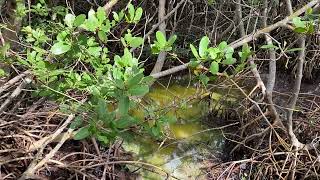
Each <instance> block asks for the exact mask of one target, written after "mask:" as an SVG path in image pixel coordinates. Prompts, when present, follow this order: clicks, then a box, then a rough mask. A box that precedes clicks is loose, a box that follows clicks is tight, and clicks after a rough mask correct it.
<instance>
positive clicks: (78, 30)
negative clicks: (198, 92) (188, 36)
mask: <svg viewBox="0 0 320 180" xmlns="http://www.w3.org/2000/svg"><path fill="white" fill-rule="evenodd" d="M31 12H33V13H35V14H36V15H38V16H49V15H50V13H51V9H49V8H48V7H47V6H46V5H45V3H44V4H43V3H42V2H39V3H38V4H37V5H35V6H32V9H31ZM124 12H125V11H124V10H122V11H120V12H119V13H117V12H113V19H109V18H108V16H107V14H106V12H105V10H104V8H103V7H99V8H98V9H97V10H96V11H95V10H93V9H91V10H90V11H89V12H88V14H87V15H84V14H80V15H77V16H76V15H74V14H72V13H66V14H65V16H64V17H63V18H62V19H60V20H59V19H56V20H57V25H55V26H52V25H51V24H50V23H48V24H45V22H46V21H42V22H43V23H41V25H38V26H35V27H34V26H32V25H31V26H26V27H24V28H23V29H22V31H23V33H24V41H25V42H26V43H27V44H29V45H30V46H29V47H28V48H26V49H25V52H26V56H25V57H20V56H18V57H16V58H17V60H18V63H19V64H20V65H22V66H25V67H27V68H28V69H31V70H32V72H33V74H34V75H35V77H36V83H37V85H38V86H37V87H38V88H37V90H36V91H35V93H34V95H40V96H48V97H50V98H54V99H55V100H58V101H59V102H60V103H61V110H62V111H64V112H66V113H70V111H71V112H72V113H77V114H78V116H77V117H76V118H75V120H74V121H73V123H72V124H71V126H70V127H71V128H74V129H78V128H79V130H78V131H77V134H76V135H75V137H74V138H75V139H76V140H80V139H84V138H87V137H89V136H92V137H96V138H97V139H98V140H99V141H100V142H102V143H104V144H108V143H109V142H110V141H113V140H114V139H115V138H116V137H119V136H122V135H123V134H124V133H125V132H128V131H129V130H130V131H132V132H135V131H137V132H140V133H148V134H150V135H152V136H154V137H157V138H159V137H161V136H162V130H163V126H165V124H167V123H169V122H172V121H173V120H172V118H164V117H166V116H165V115H164V114H161V115H159V116H154V117H153V118H155V119H154V120H156V121H155V122H154V123H149V122H146V121H145V120H144V118H142V119H141V118H138V117H136V116H134V115H132V110H134V109H136V108H139V106H140V105H139V104H140V103H141V102H140V98H142V97H143V96H144V95H145V94H147V93H148V92H149V86H150V85H151V84H152V83H153V81H154V79H153V78H152V77H150V76H145V75H144V73H143V72H144V69H143V68H142V67H143V66H142V64H141V62H139V60H138V59H137V58H136V57H135V55H134V53H133V52H131V51H130V49H131V48H141V47H142V45H143V43H144V40H143V38H142V37H138V36H134V35H133V34H132V30H131V29H130V28H129V29H128V30H127V32H126V33H124V34H123V35H122V37H121V38H120V40H121V44H122V49H121V50H120V52H118V51H114V50H113V49H112V52H110V49H109V48H108V46H106V44H107V43H108V40H109V38H110V33H111V31H112V30H113V29H114V28H115V27H116V26H117V25H118V24H119V23H128V24H129V25H130V24H133V25H134V24H136V23H138V22H139V21H140V19H141V17H142V14H143V11H142V8H140V7H138V8H135V7H134V6H133V5H132V4H129V5H128V12H127V13H124ZM123 17H125V19H126V21H125V22H122V19H123ZM61 21H62V22H61ZM45 26H46V29H44V27H45ZM48 29H49V30H48ZM56 29H59V30H56ZM48 31H50V32H51V33H53V34H51V35H50V36H49V35H48V34H47V32H48ZM56 32H57V33H56ZM52 37H53V38H52ZM156 38H157V41H156V42H155V47H156V48H157V49H158V50H159V51H170V50H171V49H172V47H171V46H172V45H173V43H174V41H175V39H176V36H173V37H171V38H170V39H169V40H168V41H166V39H165V37H164V35H163V34H161V33H160V32H157V34H156ZM121 44H120V45H121ZM5 54H6V48H5V47H2V50H1V55H2V56H5ZM110 54H112V57H110ZM1 74H3V73H2V72H0V76H1ZM69 93H70V94H69ZM71 94H86V95H87V96H88V100H87V102H86V103H84V104H83V105H79V101H78V100H77V99H76V98H73V97H72V95H71ZM70 100H71V101H70Z"/></svg>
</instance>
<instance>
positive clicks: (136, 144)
mask: <svg viewBox="0 0 320 180" xmlns="http://www.w3.org/2000/svg"><path fill="white" fill-rule="evenodd" d="M204 93H205V92H204V91H203V90H201V89H196V88H194V87H188V88H187V87H184V86H180V85H173V86H170V87H168V88H164V87H161V86H156V87H154V88H153V90H152V91H151V92H150V93H149V94H148V95H147V97H146V98H148V99H149V100H152V102H153V103H155V104H157V105H158V106H159V108H164V107H168V106H169V107H170V108H171V109H170V111H169V114H170V113H171V114H174V115H176V117H177V118H178V121H177V122H176V123H175V124H172V125H170V126H169V127H168V129H167V131H168V132H167V133H166V135H167V136H168V137H167V138H166V140H164V141H163V142H157V141H153V140H151V139H150V138H146V137H136V138H135V139H134V140H132V141H130V142H124V145H123V147H124V148H125V150H126V151H128V152H132V153H133V154H134V155H135V158H136V160H141V161H144V162H147V163H150V164H153V165H155V166H158V167H161V168H162V169H163V170H165V171H167V172H169V173H170V175H171V176H174V177H176V178H179V179H205V172H204V171H203V170H202V169H203V166H204V165H205V163H204V160H206V159H208V158H212V157H214V156H217V155H219V153H222V150H223V146H224V141H225V139H224V138H223V136H222V135H221V132H220V131H217V130H212V131H205V130H207V129H209V127H207V126H205V125H203V124H202V121H201V118H203V117H204V116H205V115H206V114H207V113H208V111H209V105H208V102H205V101H199V97H201V95H202V94H204ZM195 96H197V98H196V97H195ZM219 97H220V96H219V94H215V95H214V98H217V99H219ZM187 99H194V100H190V101H187V102H186V100H187ZM196 99H197V100H196ZM137 114H138V113H137ZM212 123H214V122H212ZM128 167H129V168H130V170H132V171H134V170H137V169H138V168H137V167H134V166H128ZM138 172H140V174H141V179H155V180H157V179H165V178H166V177H165V176H163V174H162V175H160V174H158V173H156V172H151V171H148V170H143V169H139V170H138Z"/></svg>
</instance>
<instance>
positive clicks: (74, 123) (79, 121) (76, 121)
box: [70, 116, 83, 129]
mask: <svg viewBox="0 0 320 180" xmlns="http://www.w3.org/2000/svg"><path fill="white" fill-rule="evenodd" d="M82 123H83V120H82V117H81V116H77V117H76V118H74V120H73V121H72V123H71V124H70V128H71V129H76V128H78V127H80V126H81V125H82Z"/></svg>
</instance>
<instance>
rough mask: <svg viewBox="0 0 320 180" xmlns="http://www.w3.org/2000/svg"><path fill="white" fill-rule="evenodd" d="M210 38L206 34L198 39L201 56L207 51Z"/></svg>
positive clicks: (203, 56)
mask: <svg viewBox="0 0 320 180" xmlns="http://www.w3.org/2000/svg"><path fill="white" fill-rule="evenodd" d="M209 43H210V40H209V38H208V37H207V36H204V37H203V38H201V40H200V44H199V55H200V57H202V58H205V57H206V53H207V49H208V46H209Z"/></svg>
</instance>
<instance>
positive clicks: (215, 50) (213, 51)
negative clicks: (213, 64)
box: [208, 47, 221, 60]
mask: <svg viewBox="0 0 320 180" xmlns="http://www.w3.org/2000/svg"><path fill="white" fill-rule="evenodd" d="M208 52H209V56H210V58H211V59H213V60H215V59H216V58H217V57H218V53H220V52H221V51H220V50H219V49H218V48H212V47H211V48H209V49H208Z"/></svg>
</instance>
